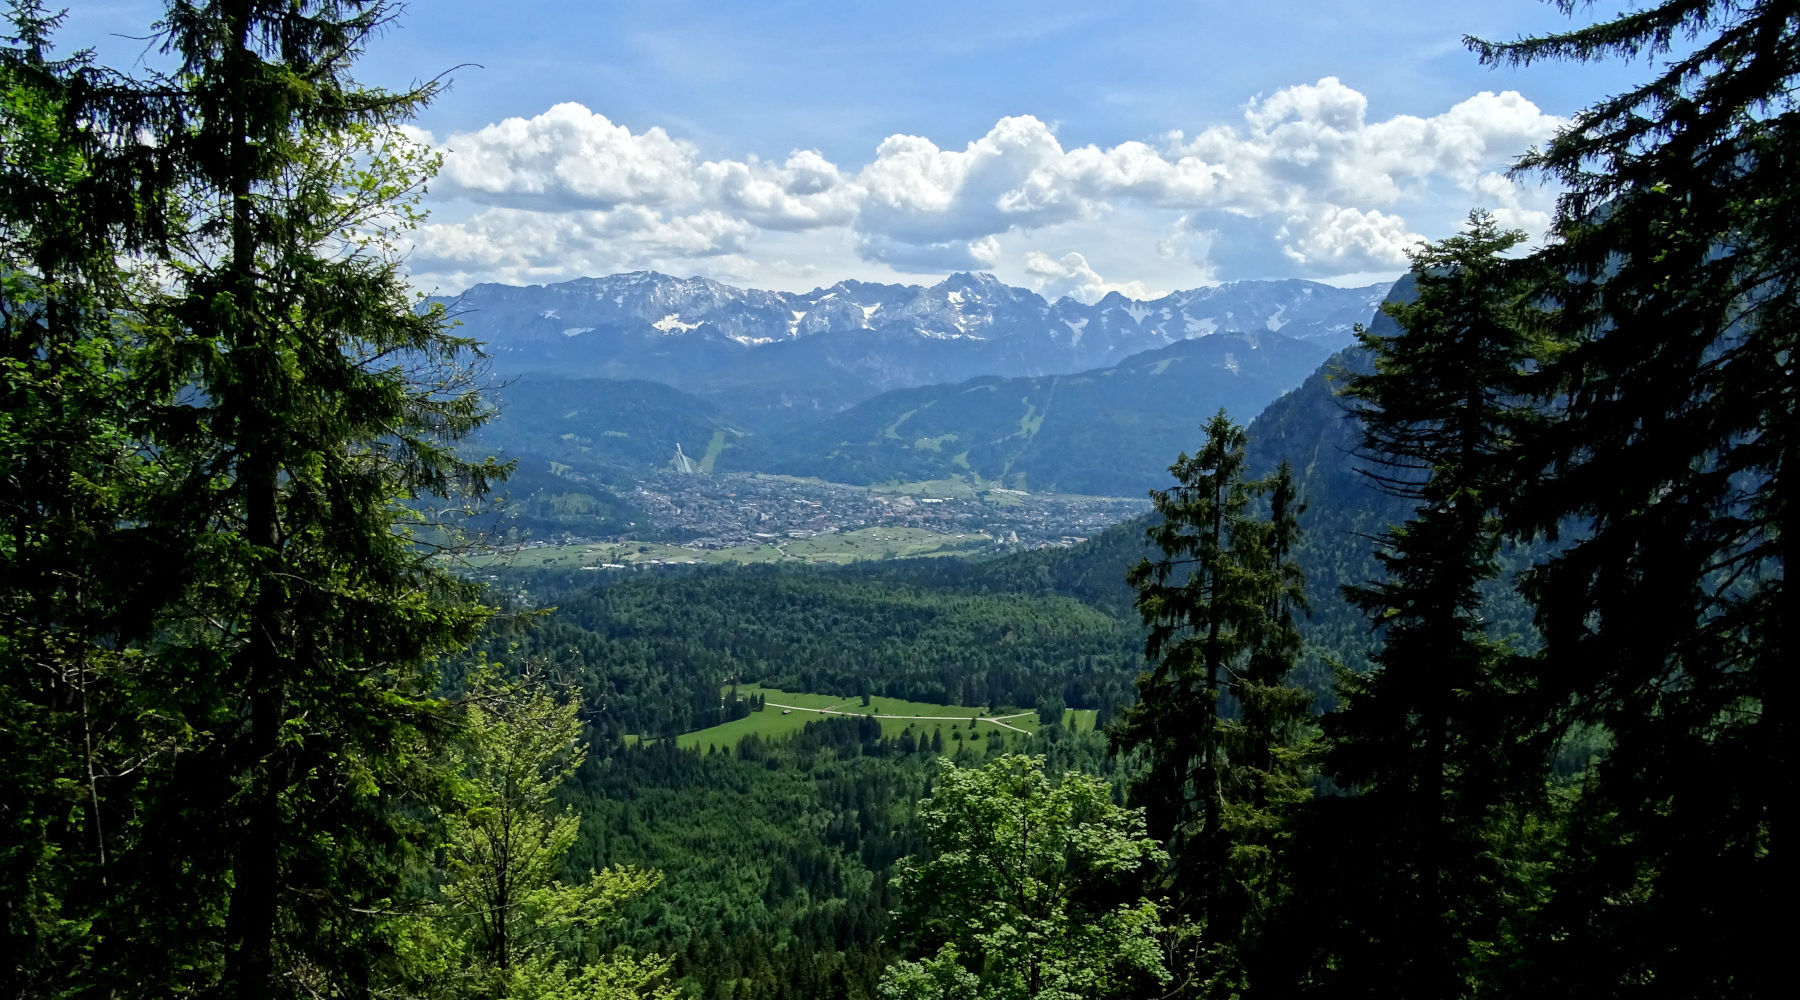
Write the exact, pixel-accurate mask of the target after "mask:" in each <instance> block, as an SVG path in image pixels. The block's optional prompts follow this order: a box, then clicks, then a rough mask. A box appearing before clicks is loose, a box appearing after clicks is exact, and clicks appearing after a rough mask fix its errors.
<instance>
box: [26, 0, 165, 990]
mask: <svg viewBox="0 0 1800 1000" xmlns="http://www.w3.org/2000/svg"><path fill="white" fill-rule="evenodd" d="M8 16H9V21H10V25H11V27H10V31H8V32H7V35H8V37H7V38H6V43H7V44H6V46H5V47H3V48H0V664H4V669H0V719H3V720H4V722H0V759H4V760H5V761H6V762H7V767H8V770H9V772H10V773H11V776H12V777H11V781H12V787H11V791H10V793H9V794H8V795H6V796H4V798H5V800H6V801H5V802H4V803H3V804H0V953H3V954H5V955H7V956H8V957H7V959H6V960H5V961H3V962H0V994H4V995H8V996H20V995H42V994H44V993H46V992H47V991H49V990H51V989H53V988H57V986H58V985H59V984H61V983H64V982H66V981H68V980H70V979H72V978H75V979H79V977H78V976H77V975H76V971H75V970H76V966H77V964H78V963H80V962H81V961H82V956H83V955H84V954H85V953H86V952H87V951H88V949H89V948H90V946H91V941H90V940H87V927H88V924H89V923H90V922H91V921H94V920H95V919H96V918H97V917H98V915H99V914H101V913H102V912H103V911H106V910H109V909H115V907H114V905H113V904H114V903H115V902H116V901H117V900H116V897H115V895H114V892H113V888H112V887H113V886H116V885H118V884H119V883H120V881H121V879H123V878H125V877H126V875H127V872H128V871H129V869H127V868H122V867H120V865H119V864H118V862H119V861H120V854H121V850H122V845H123V844H124V843H127V842H129V840H130V839H131V838H132V837H133V836H134V830H133V828H132V826H133V822H132V821H133V816H134V814H135V813H136V809H135V807H134V804H133V803H134V798H135V796H134V786H135V785H136V781H135V779H133V778H130V777H125V775H128V774H130V772H131V771H132V770H133V769H134V767H135V766H136V763H135V762H140V761H142V760H144V759H146V758H147V757H152V756H154V755H157V754H161V753H168V752H170V750H171V749H172V748H173V747H174V746H176V745H178V742H179V741H178V740H176V739H174V737H173V735H172V734H171V732H170V731H169V730H168V729H167V728H165V727H163V726H161V725H160V720H157V719H155V718H154V717H153V716H147V715H146V714H145V713H144V710H145V709H146V708H147V707H148V705H147V703H146V702H145V701H142V700H139V695H140V694H141V688H140V685H139V684H138V673H139V667H140V665H141V658H140V657H139V656H138V655H137V654H136V651H135V650H134V648H133V647H134V645H135V644H137V643H141V642H142V641H143V640H145V639H146V638H147V637H148V636H149V635H150V634H151V632H152V631H153V627H154V626H153V621H154V617H155V616H154V611H155V609H157V608H158V607H160V606H162V604H163V602H164V601H165V600H166V596H165V592H164V591H163V590H162V588H161V587H160V586H159V585H158V584H157V583H156V578H157V576H158V574H159V572H160V571H161V570H162V569H163V568H164V567H165V566H169V565H179V563H180V553H181V551H182V545H181V540H180V538H179V537H177V536H175V535H174V534H173V533H164V532H160V531H156V530H153V529H152V530H147V529H149V527H150V526H151V525H154V524H155V522H156V498H157V495H158V493H159V491H160V490H161V489H163V488H164V486H165V479H164V477H163V475H162V470H161V469H160V468H159V467H158V465H157V463H155V462H154V461H153V460H152V459H151V457H150V456H149V455H148V454H146V453H145V451H144V450H143V448H142V443H143V442H142V438H141V437H140V436H139V434H140V431H141V427H140V424H141V422H142V421H143V420H144V419H145V417H146V414H147V413H149V412H150V411H151V410H152V409H153V408H154V407H156V406H158V405H164V404H167V403H168V402H169V398H168V394H167V393H166V392H164V391H161V390H160V389H159V388H158V387H156V386H155V385H154V384H153V383H151V382H150V381H148V380H146V379H144V378H142V377H141V376H140V373H139V372H137V371H136V370H135V368H134V366H133V362H134V361H135V360H136V358H137V357H138V354H139V351H140V348H141V346H142V338H143V335H144V331H143V317H142V315H141V313H138V312H136V311H134V310H133V309H132V308H131V305H132V303H133V302H134V301H135V299H136V298H137V297H138V296H140V295H141V294H142V293H143V288H142V287H141V285H140V284H139V283H137V282H135V281H134V280H133V277H132V275H131V272H130V270H129V268H128V267H127V266H126V265H125V263H124V259H125V256H126V255H125V253H124V252H123V250H122V248H124V247H126V246H128V245H130V244H131V243H132V242H133V241H135V240H136V239H138V238H140V237H141V235H142V230H143V228H144V227H145V225H146V223H147V221H148V217H149V216H150V214H151V213H152V212H153V211H154V210H155V209H156V208H160V207H164V206H162V205H161V204H160V201H161V200H163V199H165V198H166V192H159V191H156V190H154V189H152V190H144V191H142V192H140V194H139V196H138V197H136V198H120V197H118V193H117V191H116V189H115V188H113V187H112V186H111V185H110V184H109V183H108V178H107V177H106V176H105V171H104V169H103V166H104V165H103V164H102V163H100V162H98V161H97V159H96V157H95V156H94V155H92V150H91V149H90V148H88V143H87V141H86V140H88V139H90V138H91V137H90V136H88V135H87V134H86V132H85V129H86V122H85V121H84V110H83V103H82V99H81V93H82V92H83V90H84V89H91V87H93V86H94V85H95V84H96V83H97V82H100V81H104V80H105V79H106V76H105V74H104V73H103V72H102V71H100V70H98V69H96V68H95V67H93V66H92V65H91V64H90V62H89V60H88V59H87V58H86V57H85V56H84V55H81V54H77V55H75V56H73V57H68V58H57V57H56V56H54V55H53V54H52V40H51V36H52V35H53V33H54V30H55V28H56V26H57V22H58V21H59V20H60V17H59V16H51V15H48V14H46V13H45V11H44V9H43V6H42V4H40V3H37V2H34V0H15V2H14V3H12V4H10V5H9V12H8ZM159 730H160V731H159Z"/></svg>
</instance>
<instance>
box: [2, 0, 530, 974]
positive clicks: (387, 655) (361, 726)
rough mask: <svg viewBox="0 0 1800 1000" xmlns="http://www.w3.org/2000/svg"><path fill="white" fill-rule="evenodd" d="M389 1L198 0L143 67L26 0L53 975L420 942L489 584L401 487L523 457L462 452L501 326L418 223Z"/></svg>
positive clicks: (22, 432)
mask: <svg viewBox="0 0 1800 1000" xmlns="http://www.w3.org/2000/svg"><path fill="white" fill-rule="evenodd" d="M392 13H393V11H392V8H391V7H389V6H388V5H386V4H383V3H378V2H366V3H360V2H332V0H325V2H317V3H298V4H296V3H287V2H283V3H267V2H256V0H221V2H217V3H208V4H193V3H186V2H179V0H177V2H173V3H171V4H170V6H169V8H168V13H167V15H166V18H165V20H164V21H163V22H162V23H161V24H160V25H159V26H158V27H157V29H156V32H157V33H156V38H157V40H158V44H159V45H160V46H161V47H162V48H163V50H164V51H165V53H166V54H167V56H168V57H169V59H170V60H171V61H172V63H173V68H172V69H171V70H170V71H169V72H168V73H167V74H166V75H158V74H148V78H147V79H143V80H130V79H124V78H121V77H118V76H116V75H113V74H109V73H104V72H101V71H96V70H93V69H92V68H91V67H88V66H87V65H86V64H85V63H83V62H81V61H80V60H79V59H77V60H74V61H71V62H66V63H61V64H58V63H52V62H49V61H47V60H46V59H45V58H44V55H43V52H44V50H45V39H46V38H47V36H48V33H49V31H50V29H51V28H53V26H54V22H53V19H47V18H45V17H43V15H42V13H41V10H40V8H38V7H37V6H36V5H35V4H30V3H25V4H21V5H15V7H14V24H15V28H14V31H15V32H17V38H18V44H17V45H16V46H15V47H14V48H13V49H11V50H10V51H9V53H8V55H7V57H6V59H5V60H4V63H5V70H4V72H5V78H4V79H5V84H6V87H7V90H6V121H5V128H6V130H7V134H8V140H9V141H8V142H7V144H6V146H7V150H8V158H7V174H8V183H7V193H8V200H7V203H6V204H5V206H4V210H5V212H6V214H7V218H6V225H7V232H8V236H9V246H8V248H7V252H8V257H7V259H6V261H5V263H4V268H5V270H4V279H5V282H6V287H5V290H4V294H5V296H6V299H7V311H8V314H9V322H8V343H7V345H6V347H7V349H8V352H9V354H8V358H9V360H8V362H7V367H6V379H7V385H6V391H7V392H8V394H9V397H10V398H9V399H8V402H9V404H11V403H14V402H17V403H19V404H20V405H19V407H18V409H16V410H14V409H12V408H11V407H10V406H9V416H8V418H7V423H8V427H7V431H6V433H5V438H6V440H8V441H14V442H16V447H18V448H19V449H20V450H21V453H22V454H21V457H22V458H24V459H25V461H24V462H23V463H22V464H21V465H20V466H19V467H18V468H19V469H20V470H21V471H23V472H26V473H28V475H29V478H11V479H10V480H9V485H8V490H9V496H8V503H7V509H8V511H9V513H10V514H11V515H12V517H13V518H14V519H13V520H12V521H10V522H9V527H8V529H7V530H8V531H9V534H10V535H11V538H16V539H18V542H13V541H12V540H11V538H9V544H8V545H7V546H5V548H6V549H7V550H8V558H9V559H11V558H15V557H17V558H20V559H21V560H22V562H23V566H22V568H23V569H24V570H25V572H24V573H23V574H21V576H19V577H13V576H11V575H9V576H8V581H9V582H8V584H7V586H8V594H7V601H6V606H7V608H8V614H9V615H11V614H14V613H17V614H19V615H20V616H21V620H20V625H21V627H20V628H19V629H18V630H16V631H13V630H9V632H8V637H7V639H6V640H5V641H6V642H7V643H8V645H9V649H8V653H9V654H13V655H16V657H17V658H18V660H20V661H22V662H40V663H43V664H45V665H46V666H49V667H50V668H51V669H50V670H49V671H47V672H46V673H44V674H36V673H33V674H29V675H23V676H14V672H13V671H11V670H9V671H8V679H7V682H6V683H7V691H6V700H7V705H6V708H7V709H8V713H9V718H13V719H18V720H21V722H20V727H21V728H20V730H19V732H20V737H19V740H20V742H21V744H23V746H22V748H21V749H22V750H23V751H24V753H25V755H26V757H27V759H31V760H33V761H35V762H36V763H38V764H40V765H42V767H43V768H44V770H43V771H42V773H39V774H37V775H35V776H34V778H33V784H34V786H36V787H40V788H46V789H61V790H62V791H60V792H59V793H58V794H59V795H64V796H66V795H67V794H68V793H69V791H70V790H72V789H83V790H85V791H86V792H87V793H88V794H87V796H86V799H87V803H86V805H85V806H83V807H79V809H78V811H77V812H76V813H75V814H73V816H74V822H73V823H70V822H69V821H68V820H67V819H62V818H55V819H53V818H52V817H53V816H54V815H55V813H52V812H46V811H41V810H42V809H44V808H46V807H48V806H49V805H50V803H49V802H47V801H43V800H40V801H39V802H37V803H33V804H28V806H27V807H26V808H27V811H26V812H24V813H21V814H17V815H16V817H9V820H8V826H9V827H12V828H13V829H16V830H19V831H20V832H21V833H22V835H23V836H22V838H21V840H14V839H12V836H11V834H10V832H9V848H8V852H7V853H8V869H9V877H12V878H15V879H16V880H17V881H16V882H15V884H17V885H19V887H20V888H21V889H23V890H24V892H23V893H22V894H21V895H20V896H18V897H13V896H12V895H11V893H10V892H9V893H8V896H9V899H10V898H18V899H20V900H22V901H24V905H22V906H20V907H19V908H17V909H15V908H13V907H11V906H9V907H8V912H7V921H8V928H7V934H8V937H9V938H10V939H13V940H18V941H21V942H22V943H23V945H24V947H23V948H22V950H21V953H22V954H24V955H25V956H26V957H25V959H23V960H22V961H21V963H20V964H19V965H18V966H17V967H15V968H13V969H12V970H11V975H13V976H14V977H16V978H17V979H18V980H19V988H20V990H21V991H22V992H26V993H34V994H40V995H41V994H46V993H71V994H81V993H86V992H94V993H97V994H106V995H138V994H144V993H149V994H157V995H161V994H166V993H183V992H209V991H216V992H220V993H225V994H235V995H242V996H284V995H297V994H306V995H316V994H323V993H340V992H362V991H366V990H368V989H371V988H373V985H374V984H377V983H380V982H383V981H386V980H387V979H388V978H389V977H390V976H391V975H393V973H394V971H395V967H396V966H395V963H396V961H397V958H396V955H395V952H394V939H393V934H394V928H393V926H392V925H391V923H389V922H384V921H377V920H371V919H369V917H368V914H370V913H374V912H380V911H382V910H384V909H385V908H387V907H389V906H390V905H392V904H393V902H394V900H395V899H396V898H397V897H398V896H399V895H401V894H402V893H403V892H404V889H405V880H406V875H407V870H408V867H409V865H410V864H411V863H412V862H411V860H410V859H411V858H412V856H413V852H414V851H415V850H416V849H417V848H418V847H420V846H422V837H423V824H422V823H421V822H419V817H420V816H421V815H422V814H424V813H425V811H426V810H428V809H429V808H430V806H431V805H432V803H433V802H434V801H436V799H437V796H438V795H439V793H440V791H441V778H442V772H441V771H440V770H439V769H437V768H435V767H434V765H433V754H432V752H431V749H430V747H431V744H432V743H433V741H434V735H433V734H434V732H435V731H436V729H437V727H438V718H437V717H438V715H439V714H440V713H439V710H438V704H439V703H438V701H437V699H436V698H435V697H434V689H435V672H434V670H433V667H432V663H433V660H434V659H435V658H436V657H437V656H438V655H440V654H441V653H443V652H446V651H449V650H453V649H455V648H457V647H458V646H460V645H461V644H464V643H466V642H468V641H469V640H470V639H471V638H473V636H474V634H475V632H476V630H477V629H478V627H479V625H480V622H481V621H482V619H483V617H484V610H483V609H482V608H481V607H480V606H479V605H478V604H477V603H475V601H474V598H475V595H476V591H475V588H473V587H472V586H471V585H469V584H466V583H464V582H461V581H458V580H456V579H455V578H453V577H451V576H449V575H448V574H447V573H445V572H444V571H443V570H442V569H440V568H437V567H435V566H434V565H433V564H432V563H431V562H430V561H429V553H428V552H426V551H425V550H423V549H421V548H420V547H419V546H417V545H415V544H414V542H413V541H412V540H411V539H410V538H409V535H408V531H407V528H408V522H409V521H411V520H413V519H414V515H413V514H411V513H409V508H407V507H406V506H405V504H406V502H407V501H410V500H412V499H413V498H415V497H417V496H419V495H420V494H440V495H441V494H451V493H455V492H457V491H459V490H467V491H469V492H471V493H474V494H479V493H480V492H481V491H482V490H483V489H484V488H485V486H486V483H487V480H488V478H489V477H490V476H492V475H494V474H496V473H497V472H498V471H499V470H498V469H496V468H495V467H493V466H491V465H479V464H470V463H468V462H466V461H464V460H461V459H458V458H456V457H455V456H454V455H453V454H452V453H451V451H450V450H449V447H448V444H447V442H448V441H451V440H454V439H455V438H457V437H459V436H461V435H463V434H465V433H467V432H468V431H469V430H471V429H472V428H473V427H475V426H476V425H477V424H478V423H479V422H480V420H481V419H482V417H483V415H484V410H483V408H482V405H481V404H480V402H479V399H478V398H477V397H476V396H475V395H474V394H473V393H472V392H470V391H469V390H468V383H467V382H466V381H464V380H463V378H462V375H461V374H460V372H461V371H462V369H461V368H460V365H461V363H462V362H463V361H464V360H466V358H467V351H468V348H469V345H468V344H467V343H465V342H464V341H461V340H459V339H456V338H453V337H451V336H449V335H448V334H447V333H446V330H445V324H444V321H443V317H442V315H441V313H438V312H430V311H427V312H419V311H415V309H414V308H413V301H412V299H411V296H410V295H409V293H408V292H407V290H406V287H405V284H404V283H403V281H402V280H401V279H400V277H399V274H398V271H397V262H396V257H395V255H394V253H393V252H392V251H391V250H390V248H389V246H388V245H387V243H386V237H385V235H384V234H388V233H391V232H392V231H393V230H394V228H395V227H397V226H404V225H406V224H408V222H409V221H410V219H411V216H410V214H409V210H408V208H407V198H408V196H409V194H410V193H411V192H412V191H414V190H416V187H417V185H418V183H419V182H420V181H421V179H422V178H423V177H424V176H425V174H426V173H428V172H429V170H430V169H431V167H432V166H433V163H432V161H431V158H430V157H429V156H428V155H426V154H424V153H423V152H421V151H419V150H416V149H415V148H413V147H411V146H410V145H408V144H407V143H406V142H405V141H404V140H403V139H402V138H401V137H400V135H399V133H398V132H397V131H396V129H395V126H397V125H398V124H399V123H400V122H402V121H404V120H405V118H406V116H407V115H408V114H409V113H410V112H411V110H412V109H414V108H416V107H417V106H418V105H419V103H420V102H422V101H423V100H425V99H426V98H427V97H429V96H430V92H429V89H426V90H420V91H414V92H409V93H399V94H396V93H385V92H379V91H372V90H367V89H363V88H360V87H358V86H357V85H355V84H353V83H352V82H351V81H350V79H349V67H350V64H351V62H352V61H353V59H354V57H355V56H356V54H357V53H358V52H359V50H360V49H361V47H362V45H363V43H364V42H365V41H366V40H367V39H368V38H369V37H370V36H371V35H372V34H373V33H374V32H376V31H378V30H379V29H380V28H381V27H382V26H383V25H384V24H385V23H386V21H387V20H388V18H389V17H390V16H391V15H392ZM15 137H16V138H17V139H18V140H19V141H18V142H14V141H12V140H13V139H14V138H15ZM83 212H91V213H92V214H87V215H83V214H78V213H83ZM134 255H135V256H134ZM120 266H124V267H125V268H126V269H127V270H126V271H125V272H123V274H124V275H129V274H139V275H145V276H149V275H154V276H155V278H156V279H157V280H156V282H155V284H154V285H152V284H150V283H149V282H148V281H146V282H143V283H141V284H135V285H134V284H132V283H131V282H129V281H127V280H125V278H124V276H123V275H122V274H121V272H120V271H119V269H118V268H119V267H120ZM59 410H62V411H64V413H65V414H66V415H67V416H70V417H73V418H74V419H72V420H70V421H68V426H67V427H66V428H64V429H56V428H53V427H51V426H48V421H49V420H51V419H58V420H60V419H62V416H61V415H59V414H58V412H57V411H59ZM14 413H16V414H18V415H20V417H22V418H23V420H24V421H25V422H24V423H23V424H15V423H14V419H15V418H14V417H13V416H11V415H10V414H14ZM9 447H12V446H9ZM52 451H54V452H55V454H52V453H51V452H52ZM44 505H48V506H49V507H51V508H54V509H55V510H56V512H57V516H55V517H52V518H50V519H47V520H45V521H43V522H41V526H40V522H39V521H38V520H37V518H36V513H37V510H38V509H39V508H40V507H42V506H44ZM24 518H31V520H30V521H27V520H24ZM45 532H49V533H51V534H46V533H45ZM58 535H59V536H61V538H56V537H53V536H58ZM64 539H66V540H69V541H73V542H76V543H77V544H73V545H64V544H63V540H64ZM134 540H140V541H136V542H135V543H134ZM115 542H117V543H118V544H114V543H115ZM19 543H22V544H19ZM52 553H54V558H55V560H57V561H59V562H61V563H62V565H61V566H52V565H51V564H50V563H49V562H46V561H44V559H45V558H48V557H49V556H50V554H52ZM149 556H156V557H157V558H156V559H154V560H152V559H149V558H147V557H149ZM13 580H17V581H18V582H17V583H13V582H12V581H13ZM89 580H93V581H105V582H104V583H103V584H102V585H101V586H98V587H89V586H87V585H86V583H85V581H89ZM97 601H104V602H106V605H107V606H108V607H109V608H110V609H111V610H104V611H102V610H101V605H99V604H97V603H96V602H97ZM101 651H103V655H89V653H97V652H101ZM13 655H9V660H11V659H12V658H13ZM45 680H49V681H50V682H49V683H47V684H46V683H44V681H45ZM71 709H73V711H71ZM103 734H104V735H103ZM77 748H78V749H77ZM61 811H62V813H63V815H64V816H68V815H70V814H68V812H67V807H66V806H65V807H64V808H63V810H61ZM19 843H23V845H24V846H23V847H22V848H21V849H19V850H18V851H16V852H15V851H14V849H13V847H12V846H10V845H13V844H19ZM65 843H66V844H67V845H68V846H70V847H73V848H75V850H74V851H73V852H69V853H65V852H63V851H62V850H61V847H62V846H63V845H64V844H65ZM15 861H16V862H17V864H16V866H15V864H14V862H15ZM102 942H103V943H104V944H103V945H101V944H100V943H102Z"/></svg>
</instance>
